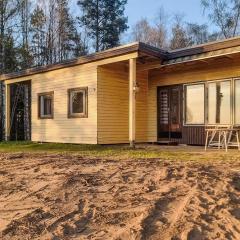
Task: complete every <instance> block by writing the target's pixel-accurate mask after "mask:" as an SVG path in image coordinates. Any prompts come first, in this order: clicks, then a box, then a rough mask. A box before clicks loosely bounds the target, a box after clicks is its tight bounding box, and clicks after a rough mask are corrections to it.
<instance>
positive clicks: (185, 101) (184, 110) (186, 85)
mask: <svg viewBox="0 0 240 240" xmlns="http://www.w3.org/2000/svg"><path fill="white" fill-rule="evenodd" d="M193 85H203V91H204V93H203V95H204V113H203V114H204V123H187V122H186V120H187V112H186V109H187V108H186V106H187V87H188V86H193ZM183 99H184V101H183V126H186V127H189V126H204V125H205V124H206V113H207V112H206V111H207V110H206V109H207V108H206V106H207V99H206V84H205V82H203V81H199V82H194V83H188V84H184V88H183Z"/></svg>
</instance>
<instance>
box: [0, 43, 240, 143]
mask: <svg viewBox="0 0 240 240" xmlns="http://www.w3.org/2000/svg"><path fill="white" fill-rule="evenodd" d="M0 80H1V81H4V84H5V95H6V96H5V98H6V101H5V102H6V104H5V116H6V117H5V138H6V140H9V139H17V137H16V135H17V136H19V135H20V134H17V131H18V130H17V128H18V127H19V128H20V126H18V118H21V117H22V118H23V124H22V125H23V126H22V129H25V130H24V134H25V135H26V136H28V137H27V138H28V139H29V140H31V141H34V142H59V143H79V144H120V143H129V142H130V143H131V144H134V143H135V142H141V143H152V142H163V141H174V142H178V143H183V144H194V145H203V144H204V139H205V136H204V135H205V134H204V129H205V126H206V125H211V124H213V125H215V124H219V125H221V124H223V125H226V124H232V125H239V124H240V38H232V39H228V40H223V41H218V42H212V43H207V44H203V45H198V46H194V47H190V48H185V49H179V50H175V51H164V50H161V49H157V48H154V47H151V46H149V45H146V44H143V43H133V44H129V45H125V46H121V47H117V48H113V49H110V50H107V51H104V52H100V53H96V54H92V55H88V56H84V57H80V58H79V59H75V60H72V61H67V62H64V63H61V64H56V65H50V66H44V67H37V68H32V69H28V70H25V71H22V72H18V73H11V74H6V75H2V76H1V77H0ZM20 89H25V90H24V94H23V96H24V97H23V98H24V99H25V101H22V105H23V109H24V111H23V112H24V113H22V115H21V114H20V113H16V111H17V109H18V105H19V102H18V101H19V97H18V95H20V93H19V92H20ZM26 113H27V114H26ZM27 118H28V122H29V123H28V125H29V127H28V128H24V121H25V120H26V119H27ZM19 125H20V124H19ZM25 125H26V123H25ZM13 126H15V127H14V129H15V130H13ZM26 129H28V131H27V133H26ZM14 132H15V133H14ZM13 135H14V137H13ZM25 139H26V137H25Z"/></svg>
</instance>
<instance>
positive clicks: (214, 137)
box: [205, 126, 240, 152]
mask: <svg viewBox="0 0 240 240" xmlns="http://www.w3.org/2000/svg"><path fill="white" fill-rule="evenodd" d="M205 131H206V142H205V151H207V148H208V147H217V148H218V149H220V148H225V150H226V152H227V151H228V147H230V146H231V147H238V150H240V143H239V128H235V127H232V126H231V127H221V126H217V127H214V126H212V127H209V128H206V129H205ZM233 137H236V142H234V141H232V138H233Z"/></svg>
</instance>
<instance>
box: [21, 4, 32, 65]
mask: <svg viewBox="0 0 240 240" xmlns="http://www.w3.org/2000/svg"><path fill="white" fill-rule="evenodd" d="M19 15H20V29H21V36H20V38H21V40H22V41H21V44H20V46H19V49H18V54H19V66H20V68H21V69H26V68H28V67H29V66H31V65H32V56H31V51H30V46H29V45H30V44H29V31H30V0H20V1H19Z"/></svg>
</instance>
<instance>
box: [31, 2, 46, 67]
mask: <svg viewBox="0 0 240 240" xmlns="http://www.w3.org/2000/svg"><path fill="white" fill-rule="evenodd" d="M45 27H46V16H45V14H44V11H43V9H42V8H41V7H40V6H37V7H36V8H35V9H34V11H33V13H32V14H31V28H30V32H31V39H32V43H31V45H32V47H31V51H32V55H33V58H34V65H36V66H42V65H44V52H45V45H46V42H45V37H46V36H45V34H46V32H45Z"/></svg>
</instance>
